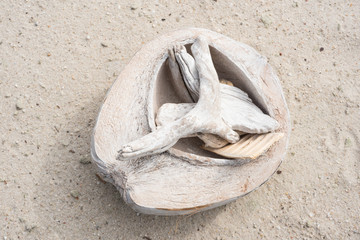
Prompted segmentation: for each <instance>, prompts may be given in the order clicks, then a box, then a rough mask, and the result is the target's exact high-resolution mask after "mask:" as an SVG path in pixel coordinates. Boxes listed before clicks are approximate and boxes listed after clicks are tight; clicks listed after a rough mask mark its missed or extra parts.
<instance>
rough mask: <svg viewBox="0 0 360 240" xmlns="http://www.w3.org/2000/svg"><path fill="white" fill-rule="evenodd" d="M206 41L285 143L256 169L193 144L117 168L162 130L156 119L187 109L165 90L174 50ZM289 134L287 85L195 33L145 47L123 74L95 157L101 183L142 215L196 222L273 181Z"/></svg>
mask: <svg viewBox="0 0 360 240" xmlns="http://www.w3.org/2000/svg"><path fill="white" fill-rule="evenodd" d="M200 35H201V36H204V37H206V39H207V41H208V42H209V45H210V52H211V56H212V59H213V62H214V65H215V68H216V70H217V73H218V74H219V77H220V78H225V79H228V80H230V81H231V82H232V83H233V84H234V86H235V87H238V88H240V89H241V90H243V91H245V92H246V93H247V94H249V97H250V98H251V99H252V100H253V102H254V103H255V104H256V105H257V106H258V107H259V108H260V109H261V110H262V111H263V112H264V113H266V114H269V115H270V116H271V117H272V118H274V119H276V120H277V121H278V123H279V125H280V126H279V128H278V129H277V130H276V131H277V132H283V133H284V134H285V136H284V137H283V138H282V139H280V140H279V141H278V142H276V143H275V144H274V145H273V146H271V147H270V149H269V150H268V151H266V153H265V154H264V155H262V156H260V157H259V158H257V159H256V160H254V161H250V162H248V161H242V160H240V159H234V160H229V159H224V158H221V157H219V156H212V155H206V154H203V153H201V152H196V151H194V149H193V148H192V145H194V144H193V143H196V142H192V139H191V138H190V139H189V140H188V139H186V140H185V141H181V142H179V143H177V144H176V145H174V146H173V147H172V148H170V149H169V150H168V152H165V153H163V154H160V155H156V156H151V157H143V158H140V159H137V160H125V161H117V160H116V156H117V150H118V148H119V146H121V145H124V144H126V143H128V142H130V141H132V140H134V139H137V138H139V137H141V136H144V135H146V134H148V133H149V132H151V131H154V130H155V129H156V124H155V116H156V114H157V112H158V110H159V108H160V106H161V105H163V104H164V103H169V102H173V103H180V102H183V100H182V99H181V98H180V97H178V98H176V91H174V90H173V87H172V84H170V85H166V84H165V83H166V82H169V83H171V81H169V80H170V79H169V78H170V77H171V72H170V70H169V69H168V68H167V65H166V63H167V59H168V51H167V50H168V49H170V48H172V47H173V46H174V44H182V45H186V44H192V43H193V42H194V39H196V38H197V37H198V36H200ZM167 69H168V70H167ZM144 113H145V114H144ZM289 132H290V121H289V112H288V109H287V106H286V102H285V99H284V96H283V93H282V89H281V85H280V81H279V79H278V77H277V76H276V74H275V73H274V71H273V70H272V68H271V67H270V66H269V65H268V63H267V61H266V58H264V57H262V56H261V55H259V54H258V53H257V52H256V51H255V50H254V49H252V48H251V47H249V46H247V45H245V44H242V43H239V42H236V41H234V40H232V39H230V38H228V37H225V36H223V35H221V34H218V33H215V32H212V31H209V30H205V29H198V28H191V29H185V30H180V31H175V32H172V33H169V34H165V35H163V36H160V37H158V38H156V39H155V40H154V41H152V42H150V43H148V44H146V45H144V47H143V48H142V49H141V50H140V51H139V52H138V53H137V54H136V55H135V56H134V58H133V59H132V60H131V62H130V63H129V64H128V65H127V66H126V67H125V68H124V69H123V71H122V72H121V73H120V75H119V77H118V79H117V81H115V83H114V84H113V86H112V88H111V89H110V91H109V92H108V94H107V96H106V99H105V100H104V103H103V105H102V107H101V110H100V113H99V116H98V118H97V121H96V126H95V128H94V132H93V136H92V143H91V153H92V157H93V159H94V161H95V163H96V165H97V166H98V169H99V173H100V175H101V176H102V177H103V178H104V179H105V180H107V181H109V182H111V183H113V184H114V185H115V186H116V187H117V189H118V190H119V191H120V193H121V194H122V196H123V199H124V201H125V202H126V203H128V204H129V205H130V206H131V207H132V208H134V209H135V210H136V211H138V212H142V213H146V214H159V215H177V214H189V213H193V212H198V211H203V210H206V209H210V208H213V207H217V206H220V205H223V204H226V203H228V202H230V201H233V200H235V199H237V198H238V197H240V196H243V195H245V194H247V193H249V192H251V191H253V190H254V189H255V188H257V187H258V186H260V185H261V184H263V183H264V182H265V181H266V180H268V179H269V177H270V176H271V175H272V174H273V173H274V172H275V171H276V169H277V167H278V166H279V164H280V163H281V161H282V159H283V158H284V156H285V152H286V147H287V144H288V140H289ZM187 143H189V144H187ZM180 155H187V156H190V158H187V159H186V161H184V160H183V159H184V158H183V157H181V158H180V157H177V156H180ZM185 157H186V156H185ZM203 165H206V166H203Z"/></svg>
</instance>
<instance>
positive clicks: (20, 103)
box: [16, 99, 26, 110]
mask: <svg viewBox="0 0 360 240" xmlns="http://www.w3.org/2000/svg"><path fill="white" fill-rule="evenodd" d="M25 106H26V102H25V101H24V100H23V99H19V100H18V101H17V102H16V110H23V109H24V108H25Z"/></svg>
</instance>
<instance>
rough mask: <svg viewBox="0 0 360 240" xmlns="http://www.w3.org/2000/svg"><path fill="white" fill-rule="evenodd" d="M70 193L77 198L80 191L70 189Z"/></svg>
mask: <svg viewBox="0 0 360 240" xmlns="http://www.w3.org/2000/svg"><path fill="white" fill-rule="evenodd" d="M70 195H71V196H72V197H73V198H75V199H79V196H80V193H79V192H78V191H76V190H72V191H71V192H70Z"/></svg>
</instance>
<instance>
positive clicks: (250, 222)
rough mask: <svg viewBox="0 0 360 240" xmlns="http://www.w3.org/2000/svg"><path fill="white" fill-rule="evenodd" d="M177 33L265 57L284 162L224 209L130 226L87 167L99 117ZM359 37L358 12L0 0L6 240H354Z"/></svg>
mask: <svg viewBox="0 0 360 240" xmlns="http://www.w3.org/2000/svg"><path fill="white" fill-rule="evenodd" d="M185 27H203V28H208V29H211V30H214V31H217V32H220V33H222V34H225V35H227V36H229V37H231V38H233V39H235V40H238V41H241V42H244V43H246V44H248V45H250V46H252V47H254V48H255V49H256V50H258V51H259V52H260V53H261V54H262V55H264V56H266V57H267V58H268V60H269V62H270V64H271V65H272V66H273V68H274V69H275V70H276V72H277V73H278V75H279V77H280V79H281V82H282V85H283V88H284V93H285V96H286V99H287V102H288V105H289V108H290V112H291V118H292V124H293V131H292V135H291V140H290V147H289V151H288V154H287V156H286V159H285V161H284V162H283V164H282V165H281V167H280V169H279V171H278V172H277V174H275V175H274V176H273V177H272V178H271V179H270V181H269V182H267V183H266V184H265V185H263V186H262V187H261V188H259V189H258V190H256V191H255V192H253V193H251V194H249V195H247V196H245V197H243V198H241V199H239V200H237V201H235V202H233V203H231V204H228V205H226V206H223V207H219V208H217V209H214V210H210V211H207V212H204V213H199V214H194V215H192V216H181V217H159V216H146V215H142V214H136V213H135V212H134V211H133V210H132V209H130V208H129V207H128V206H127V205H125V204H124V202H123V201H122V199H121V197H120V195H119V193H118V192H117V191H116V189H115V188H114V187H113V186H112V185H111V184H105V183H103V182H102V181H100V180H99V178H98V177H97V176H96V169H95V166H94V164H92V163H90V154H89V151H90V150H89V149H90V146H89V144H90V135H91V131H92V129H93V127H94V119H95V118H96V116H97V114H98V111H99V107H100V105H101V102H102V99H103V98H104V96H105V93H106V91H107V89H108V88H109V87H110V86H111V84H112V82H113V81H114V80H115V79H116V77H117V76H118V74H119V72H120V71H121V69H122V68H123V67H124V66H125V65H126V64H127V63H128V62H129V60H130V59H131V57H132V56H133V55H134V54H135V52H136V51H138V50H139V49H140V48H141V46H142V45H143V44H144V43H146V42H148V41H150V40H151V39H153V38H156V37H157V36H159V35H160V34H162V33H166V32H169V31H171V30H175V29H181V28H185ZM359 29H360V2H359V1H354V2H352V3H351V2H349V1H340V0H333V1H315V0H309V1H307V0H306V1H304V0H303V1H282V2H279V1H256V2H255V1H250V0H245V1H235V0H234V1H222V0H218V1H210V0H209V1H185V0H178V1H161V0H159V1H135V2H134V1H131V0H126V1H65V0H61V1H27V0H25V1H23V0H21V1H20V0H19V1H12V0H3V1H1V2H0V99H1V100H0V105H1V108H0V109H1V111H0V133H1V139H0V142H1V144H0V149H1V154H0V237H1V239H145V240H149V239H152V240H155V239H218V240H219V239H360V83H359V80H360V31H359Z"/></svg>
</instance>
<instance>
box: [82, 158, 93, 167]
mask: <svg viewBox="0 0 360 240" xmlns="http://www.w3.org/2000/svg"><path fill="white" fill-rule="evenodd" d="M80 163H81V164H84V165H85V164H90V163H91V160H90V159H89V158H85V157H84V158H82V159H80Z"/></svg>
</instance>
